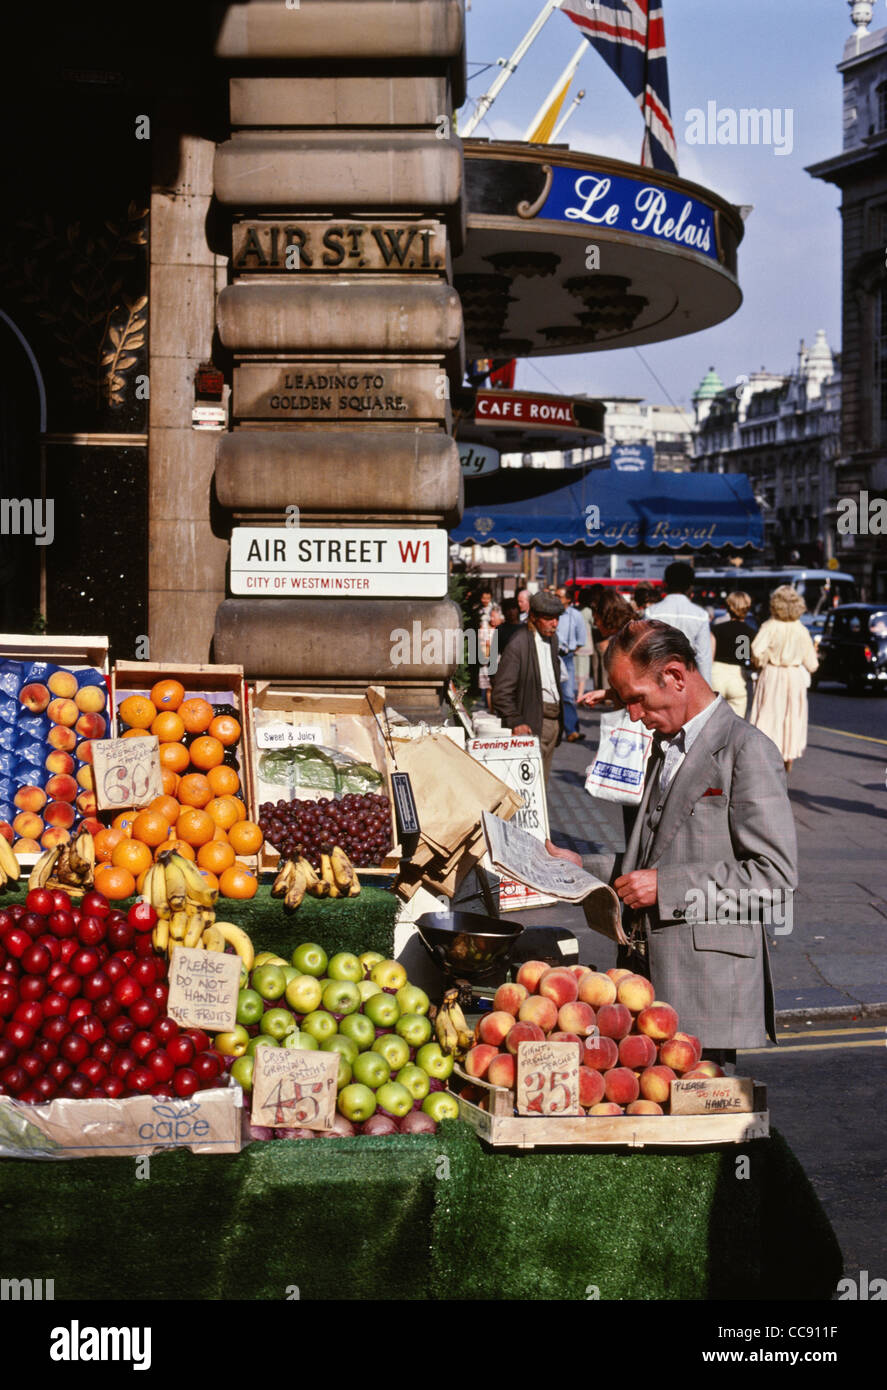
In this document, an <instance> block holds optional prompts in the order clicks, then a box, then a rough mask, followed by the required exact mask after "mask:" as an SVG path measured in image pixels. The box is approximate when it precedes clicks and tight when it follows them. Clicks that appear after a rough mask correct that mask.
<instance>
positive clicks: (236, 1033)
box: [213, 1023, 249, 1057]
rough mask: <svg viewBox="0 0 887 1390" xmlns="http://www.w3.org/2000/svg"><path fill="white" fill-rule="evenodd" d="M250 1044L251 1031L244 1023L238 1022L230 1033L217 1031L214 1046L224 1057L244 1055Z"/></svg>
mask: <svg viewBox="0 0 887 1390" xmlns="http://www.w3.org/2000/svg"><path fill="white" fill-rule="evenodd" d="M248 1045H249V1033H248V1032H247V1031H246V1029H245V1028H244V1026H243V1024H242V1023H236V1024H235V1025H234V1027H233V1028H232V1029H231V1031H230V1032H229V1033H216V1040H215V1042H214V1043H213V1047H214V1048H215V1050H216V1052H221V1054H222V1056H223V1057H242V1056H243V1054H244V1052H246V1049H247V1047H248Z"/></svg>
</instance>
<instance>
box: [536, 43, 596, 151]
mask: <svg viewBox="0 0 887 1390" xmlns="http://www.w3.org/2000/svg"><path fill="white" fill-rule="evenodd" d="M590 47H591V45H590V44H589V42H588V40H587V39H582V40H581V42H580V44H579V47H578V48H577V49H576V52H575V53H574V54H573V56H572V58H571V59H570V61H569V63H567V66H566V67H565V68H564V70H563V72H562V73H561V75H560V77H559V78H558V79H557V81H556V82H555V84H554V86H553V87H552V89H551V91H550V92H549V93H548V96H547V97H546V98H545V100H544V101H543V103H542V105H541V106H540V107H539V110H538V111H537V112H536V114H535V116H534V117H533V119H532V120H531V121H530V124H529V125H528V126H527V132H526V134H525V135H524V140H525V141H527V140H529V138H530V136H531V135H532V134H533V131H534V130H535V129H536V127H537V126H538V124H539V122H540V121H541V120H542V117H543V116H544V115H545V113H546V111H547V110H548V108H549V106H550V105H551V103H552V102H553V101H554V100H555V98H556V97H557V95H558V93H559V92H561V91H562V90H563V88H564V86H565V85H566V84H567V83H568V82H571V81H572V80H573V75H574V74H575V72H576V69H577V68H578V66H579V64H580V62H581V61H582V59H583V58H584V57H585V54H586V53H587V52H588V50H589V48H590Z"/></svg>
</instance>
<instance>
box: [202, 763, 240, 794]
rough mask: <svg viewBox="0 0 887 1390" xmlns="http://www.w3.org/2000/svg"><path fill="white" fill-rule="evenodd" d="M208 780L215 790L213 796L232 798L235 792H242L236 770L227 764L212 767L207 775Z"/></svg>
mask: <svg viewBox="0 0 887 1390" xmlns="http://www.w3.org/2000/svg"><path fill="white" fill-rule="evenodd" d="M206 780H207V782H209V784H210V786H211V787H212V789H213V796H232V795H233V794H234V792H239V791H240V778H239V777H238V775H237V772H236V771H235V769H234V768H233V767H229V766H228V764H227V763H219V765H218V767H211V768H210V770H209V772H208V773H207V774H206Z"/></svg>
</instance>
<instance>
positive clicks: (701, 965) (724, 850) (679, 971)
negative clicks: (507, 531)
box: [605, 619, 797, 1065]
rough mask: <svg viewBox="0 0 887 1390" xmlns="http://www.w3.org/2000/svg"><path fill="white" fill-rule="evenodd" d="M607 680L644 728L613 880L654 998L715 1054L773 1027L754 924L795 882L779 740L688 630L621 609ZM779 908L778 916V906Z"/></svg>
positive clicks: (723, 1056)
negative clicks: (725, 695)
mask: <svg viewBox="0 0 887 1390" xmlns="http://www.w3.org/2000/svg"><path fill="white" fill-rule="evenodd" d="M605 664H606V668H607V674H608V677H609V684H610V687H611V694H612V693H613V692H615V694H616V695H617V696H618V698H619V701H621V703H622V704H623V705H624V706H625V707H626V709H627V711H628V714H629V716H630V717H631V718H632V719H640V720H641V721H642V723H643V724H644V725H645V726H646V727H647V728H648V729H654V730H655V731H656V737H655V738H654V749H653V752H652V753H651V756H650V760H649V762H648V764H647V773H646V780H645V787H644V795H643V799H642V801H641V804H640V806H639V808H638V813H637V817H636V820H635V823H634V827H633V829H632V831H631V834H630V837H629V841H628V845H627V847H626V850H625V854H624V857H623V861H622V873H621V875H620V876H619V877H618V878H617V879H616V880H615V881H614V885H613V886H614V888H615V889H616V892H617V893H618V894H619V897H620V898H621V899H622V901H623V903H624V904H625V908H626V909H627V911H626V913H625V918H626V921H625V924H624V925H625V927H626V930H629V928H630V939H631V940H632V941H633V943H634V944H635V945H636V946H638V947H639V949H640V951H641V953H642V954H645V956H646V966H647V970H646V973H647V974H648V975H649V977H650V979H651V980H652V981H653V984H654V986H655V989H656V996H657V998H659V999H663V1000H667V1001H668V1002H669V1003H670V1004H672V1005H673V1006H674V1007H675V1008H676V1009H677V1011H678V1014H679V1016H680V1027H681V1029H682V1031H684V1032H687V1033H691V1034H694V1035H695V1036H697V1037H699V1038H700V1040H701V1042H702V1045H703V1048H704V1049H705V1053H706V1055H708V1056H713V1057H714V1060H716V1061H719V1062H721V1063H722V1064H727V1065H729V1064H731V1063H733V1062H734V1061H735V1054H736V1049H737V1048H748V1047H760V1046H762V1045H763V1044H764V1042H765V1040H766V1034H767V1033H769V1035H770V1037H771V1038H773V1040H774V1042H775V1040H776V1038H775V1022H774V1016H773V988H772V981H771V976H770V962H769V957H768V954H767V942H766V937H765V935H764V927H763V924H764V923H766V922H770V921H773V920H776V921H780V922H784V921H785V920H786V918H785V915H784V913H783V914H782V915H779V913H778V911H777V908H778V906H779V905H781V904H785V903H787V904H789V905H790V903H791V897H792V891H793V890H794V888H795V887H796V885H797V869H796V863H797V847H796V837H795V826H794V820H793V818H792V811H791V806H790V803H789V800H788V794H787V791H786V779H785V769H784V767H783V764H782V759H781V757H780V755H779V750H778V749H777V747H776V745H775V744H774V743H773V742H772V741H771V740H770V739H768V738H765V737H763V736H762V735H760V733H759V731H758V730H757V729H755V728H753V727H752V726H751V725H750V724H747V723H746V721H745V720H744V719H740V718H739V717H738V716H737V715H736V714H735V713H734V712H733V710H731V708H730V706H729V705H728V704H727V703H726V701H725V700H723V699H721V697H720V696H718V695H716V694H715V692H714V691H713V690H712V689H711V687H710V686H709V685H708V684H707V683H706V681H705V680H704V679H703V678H702V676H701V674H700V672H699V670H698V668H697V665H696V659H695V655H694V651H693V647H692V645H691V644H690V642H689V640H688V639H687V637H685V636H684V634H683V633H681V632H679V631H678V630H677V629H676V628H673V627H670V626H669V625H668V624H666V623H662V622H658V621H655V620H652V621H651V620H649V619H636V620H634V621H631V622H628V623H626V624H625V626H624V627H623V628H621V629H620V631H619V632H618V633H617V634H616V635H615V636H614V637H613V638H612V639H611V641H610V644H609V646H608V648H607V652H606V657H605ZM788 920H789V921H790V918H789V919H788Z"/></svg>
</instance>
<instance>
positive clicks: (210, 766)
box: [95, 662, 263, 900]
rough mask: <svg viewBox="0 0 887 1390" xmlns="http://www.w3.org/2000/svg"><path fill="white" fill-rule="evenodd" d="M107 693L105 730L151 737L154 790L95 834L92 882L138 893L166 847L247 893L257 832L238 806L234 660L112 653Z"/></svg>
mask: <svg viewBox="0 0 887 1390" xmlns="http://www.w3.org/2000/svg"><path fill="white" fill-rule="evenodd" d="M112 701H113V709H114V717H115V727H114V728H113V729H112V734H113V735H114V736H115V737H118V738H137V737H144V736H145V735H146V734H153V735H154V736H155V737H156V738H157V739H158V742H159V756H160V766H161V775H162V780H163V793H162V795H160V796H158V797H156V798H155V799H154V800H153V801H151V802H150V803H149V804H148V805H147V806H143V807H140V808H136V809H133V810H124V811H122V812H121V813H120V814H119V815H117V816H115V817H114V818H113V820H112V821H111V823H110V825H108V826H106V827H105V828H104V829H102V830H101V831H99V833H98V834H97V835H96V836H95V851H96V873H95V884H96V888H97V890H98V891H99V892H100V893H104V895H105V896H106V897H108V898H111V899H113V900H116V899H120V898H127V897H131V896H132V895H133V894H134V893H139V892H141V889H142V885H143V883H144V877H145V874H146V873H147V871H148V869H149V868H150V867H151V865H152V864H153V863H154V861H155V860H156V858H157V856H158V855H159V854H160V853H161V851H162V850H166V849H170V848H173V849H175V850H177V851H178V852H179V853H180V854H182V855H184V857H185V858H186V859H190V860H192V861H194V862H196V863H197V865H198V867H199V868H200V870H201V872H202V873H203V874H204V876H205V877H206V879H207V883H208V886H209V887H210V888H212V889H218V892H219V895H220V896H221V897H223V898H237V899H247V898H252V897H254V896H255V893H256V890H257V888H258V876H257V872H256V868H255V856H256V855H257V854H258V852H259V850H260V849H261V847H262V840H263V835H262V832H261V830H260V829H259V827H258V825H257V824H256V823H255V822H254V821H253V820H252V819H251V818H250V817H249V814H248V807H247V799H246V798H247V793H246V788H247V786H248V777H247V774H246V769H245V766H244V758H245V749H244V742H243V737H242V733H243V707H244V686H243V669H242V667H229V666H194V667H177V668H176V669H175V671H174V672H169V671H168V670H165V669H163V668H156V667H155V668H151V667H149V666H148V665H147V663H145V662H118V664H117V665H116V666H115V668H114V671H113V673H112ZM244 861H247V862H244Z"/></svg>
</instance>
